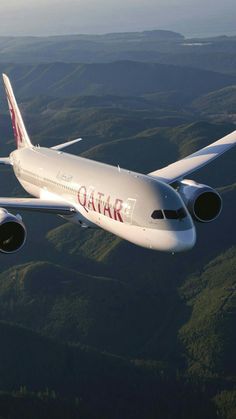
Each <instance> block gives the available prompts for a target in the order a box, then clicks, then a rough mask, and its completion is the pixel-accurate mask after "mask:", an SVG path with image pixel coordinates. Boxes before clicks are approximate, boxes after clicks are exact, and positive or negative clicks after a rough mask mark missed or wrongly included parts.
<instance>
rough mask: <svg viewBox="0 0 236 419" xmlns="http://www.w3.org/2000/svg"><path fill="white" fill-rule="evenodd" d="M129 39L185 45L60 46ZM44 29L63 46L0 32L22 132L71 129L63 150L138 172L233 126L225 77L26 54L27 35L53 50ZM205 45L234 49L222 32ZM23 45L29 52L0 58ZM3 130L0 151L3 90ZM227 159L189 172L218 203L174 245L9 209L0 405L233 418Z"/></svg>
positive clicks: (52, 411) (62, 412)
mask: <svg viewBox="0 0 236 419" xmlns="http://www.w3.org/2000/svg"><path fill="white" fill-rule="evenodd" d="M99 39H100V40H99ZM134 40H138V43H140V44H142V45H144V44H145V45H147V44H148V45H149V47H150V48H151V47H152V48H154V46H155V48H157V44H158V45H159V47H158V48H159V49H160V48H161V45H162V48H163V51H164V45H165V48H166V52H167V51H170V50H171V48H172V47H173V45H175V48H176V50H175V53H176V57H177V56H178V57H180V53H181V52H180V51H179V48H183V46H182V47H181V44H182V43H185V42H186V40H185V39H184V38H183V37H182V36H181V35H178V34H175V33H171V32H169V33H166V32H163V33H162V32H161V31H157V32H156V33H154V32H153V33H142V34H138V33H137V34H118V35H116V34H111V35H107V36H103V37H101V38H99V37H96V36H94V37H89V36H84V37H83V36H81V37H80V38H78V37H76V36H75V37H68V38H67V43H66V44H65V46H64V48H65V53H67V54H68V55H69V53H70V51H73V48H75V45H76V43H77V44H78V42H82V41H83V42H86V43H87V44H88V45H91V44H93V48H94V51H97V54H98V55H97V57H100V55H99V54H100V51H99V48H100V47H101V44H102V45H103V46H104V45H105V44H106V45H109V46H110V48H111V51H112V48H113V49H114V43H117V44H118V46H119V47H117V51H116V52H117V54H118V52H119V48H120V47H121V45H122V43H123V44H125V43H126V41H127V45H126V48H127V50H128V48H130V45H133V44H135V42H134ZM54 42H57V45H58V50H57V53H58V54H59V52H60V54H61V51H62V49H61V48H62V44H63V42H65V39H64V37H62V38H53V39H52V38H50V39H47V38H46V39H45V40H43V42H42V43H41V40H40V39H35V38H32V39H28V38H26V39H23V38H22V39H14V38H11V39H10V38H9V39H8V40H6V39H5V40H2V39H0V50H1V51H2V52H1V56H2V60H1V62H0V67H1V71H5V72H7V73H8V74H9V75H10V77H11V79H12V82H13V85H14V87H15V93H16V96H17V97H18V98H19V102H20V104H21V109H22V111H23V115H24V118H25V121H26V124H27V127H28V129H29V132H30V135H31V137H32V141H33V143H34V144H41V145H44V146H52V145H55V144H57V143H59V142H64V141H65V140H67V139H73V138H76V137H78V136H82V137H83V139H84V140H83V141H82V142H80V143H78V144H75V145H74V146H73V147H71V149H70V152H73V153H75V154H80V155H82V156H84V157H87V158H91V159H95V160H99V161H103V162H106V163H110V164H114V165H117V164H119V166H120V167H121V168H122V167H124V168H130V169H132V170H137V171H140V172H143V173H148V172H150V171H152V170H154V169H157V168H158V167H163V166H165V165H166V164H169V163H171V162H173V161H175V160H176V159H178V158H181V157H184V156H186V155H188V154H189V153H192V152H194V151H196V150H197V149H199V148H201V147H203V146H205V145H207V144H209V143H210V142H212V141H214V140H216V139H217V138H220V137H221V136H223V135H225V134H227V133H229V132H231V131H233V130H234V129H235V118H236V117H235V109H234V108H235V104H234V97H235V84H236V83H235V76H233V75H226V74H223V73H219V72H212V71H205V70H199V69H198V68H194V69H191V68H190V69H189V68H185V67H184V66H182V67H181V66H172V65H163V64H157V63H156V64H153V63H151V61H152V54H151V52H150V51H149V50H146V57H147V59H146V61H147V62H132V61H122V62H107V63H104V62H103V63H95V62H93V63H90V64H84V63H82V64H81V63H78V62H77V63H68V62H67V63H55V62H54V63H51V64H48V63H45V62H44V63H39V62H38V63H37V64H35V63H32V62H33V61H34V56H33V55H32V57H31V58H32V61H31V62H30V53H31V54H33V51H34V48H35V45H36V44H37V48H42V45H44V46H43V48H42V50H41V51H42V54H45V48H46V45H47V48H48V46H49V44H50V45H51V55H49V58H50V59H52V60H53V59H55V57H54V55H53V53H52V52H53V51H54V52H55V53H56V50H55V44H54ZM191 42H192V43H194V42H197V41H196V40H191ZM203 42H208V43H211V44H212V45H214V48H215V50H216V51H218V50H219V49H220V48H223V46H222V45H226V44H227V47H225V52H224V53H225V54H227V51H229V55H230V54H233V52H232V45H233V43H234V39H227V38H224V39H222V38H216V39H212V40H206V41H203ZM4 43H5V44H4ZM228 43H229V44H228ZM20 44H21V45H20ZM4 45H5V52H4V50H3V49H4ZM31 47H32V50H31V49H30V48H31ZM195 47H196V55H195V54H194V56H195V59H196V61H197V58H196V57H197V54H198V53H197V49H200V48H201V47H200V46H196V45H195ZM7 48H8V50H7ZM27 48H28V52H29V56H28V63H27V64H25V63H22V64H16V63H13V64H8V63H9V62H10V60H9V57H11V54H13V52H14V55H15V56H16V55H17V54H18V56H21V57H24V54H25V53H26V51H27ZM186 48H187V49H188V48H190V46H186ZM192 48H193V47H192ZM204 48H208V46H207V45H205V46H204ZM24 51H25V52H24ZM35 51H37V50H35ZM89 51H90V50H89V47H88V52H89ZM163 51H162V54H164V52H163ZM149 52H150V55H148V54H149ZM23 53H24V54H23ZM114 53H115V52H114ZM119 53H120V52H119ZM160 53H161V51H160ZM4 54H6V57H8V59H7V60H5V58H4V57H5V56H4ZM173 54H174V53H173V51H172V55H173ZM233 55H234V54H233ZM42 56H43V55H42ZM42 56H40V55H38V58H39V61H40V59H41V58H42ZM173 56H174V55H173ZM189 56H190V55H189ZM12 57H13V55H12ZM148 57H149V60H148ZM3 58H4V61H6V62H5V63H4V62H3ZM128 58H129V60H130V58H131V57H130V56H129V57H128ZM16 61H17V60H16ZM22 61H23V58H22ZM42 61H43V60H42ZM44 61H47V60H44ZM64 61H67V60H66V59H65V60H64ZM75 61H76V60H75ZM94 61H96V60H95V59H94ZM12 62H13V60H12ZM179 64H180V63H179ZM182 64H184V63H182ZM182 64H181V65H182ZM199 66H201V63H200V64H199ZM197 67H198V66H197ZM215 70H216V69H215ZM232 74H233V72H232ZM3 94H4V93H3V89H1V96H2V98H3ZM0 138H1V153H0V155H2V156H5V155H7V154H8V153H9V152H10V151H11V150H13V149H14V147H15V144H14V140H13V133H12V129H11V123H10V118H9V115H8V111H7V105H6V101H5V99H4V100H3V99H2V102H1V106H0ZM68 151H69V149H68ZM235 161H236V150H231V151H230V152H229V153H226V154H225V155H224V156H222V157H221V158H220V159H218V160H217V161H215V162H213V163H212V164H211V165H209V166H207V167H205V168H203V169H202V170H200V171H199V172H197V173H196V174H194V175H193V176H192V178H193V179H194V180H196V181H199V182H201V183H206V184H209V185H211V186H213V187H216V188H217V189H218V191H219V193H220V194H221V195H222V199H223V211H222V213H221V215H220V217H219V218H218V219H217V220H216V221H215V222H213V223H210V224H204V225H201V224H199V225H197V234H198V240H197V244H196V247H195V248H194V249H193V250H192V251H190V252H188V253H186V254H176V255H169V254H162V253H158V252H152V251H149V250H145V249H142V248H138V247H136V246H134V245H132V244H129V243H128V242H125V241H122V240H120V239H118V238H117V237H115V236H112V235H110V234H108V233H106V232H104V231H102V230H90V229H87V230H84V229H80V228H79V227H77V228H75V226H74V225H71V224H67V223H65V222H64V221H63V220H62V219H59V218H56V217H55V216H52V215H45V214H40V215H39V214H29V213H25V214H24V213H23V212H22V214H21V215H22V216H23V221H24V223H25V224H26V226H27V230H28V238H27V242H26V245H25V247H24V248H23V249H22V250H21V251H20V252H18V253H16V254H14V255H11V256H10V255H8V256H6V255H3V254H1V255H0V264H1V268H0V338H1V345H0V416H1V418H4V419H7V418H10V419H15V418H18V417H22V418H30V419H31V418H35V419H38V418H45V417H50V418H54V417H55V418H84V419H88V418H103V419H111V418H112V419H116V418H117V419H120V418H121V417H122V418H127V419H130V418H135V419H139V418H140V419H144V418H145V419H152V418H156V417H161V418H163V419H164V418H173V419H177V418H188V417H189V418H196V419H198V418H200V417H201V418H219V417H220V418H222V419H224V418H227V419H231V418H234V415H235V411H236V387H235V377H236V373H235V342H236V333H235V326H234V325H235V292H236V247H235V246H236V242H235V237H236V224H235V222H234V217H235V213H236V183H235V182H236V178H235ZM0 176H1V179H2V181H1V183H0V194H1V196H15V195H16V196H23V195H25V192H24V191H23V190H22V188H21V187H20V186H19V185H18V184H17V182H16V180H15V178H14V175H13V173H12V171H11V169H10V168H7V167H1V168H0Z"/></svg>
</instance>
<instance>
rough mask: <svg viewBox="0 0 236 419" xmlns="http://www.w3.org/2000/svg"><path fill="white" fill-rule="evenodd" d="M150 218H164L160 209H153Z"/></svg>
mask: <svg viewBox="0 0 236 419" xmlns="http://www.w3.org/2000/svg"><path fill="white" fill-rule="evenodd" d="M152 218H153V219H154V220H163V218H164V215H163V212H162V211H161V210H156V211H153V213H152Z"/></svg>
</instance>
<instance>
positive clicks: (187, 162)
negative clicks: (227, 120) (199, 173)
mask: <svg viewBox="0 0 236 419" xmlns="http://www.w3.org/2000/svg"><path fill="white" fill-rule="evenodd" d="M235 145H236V131H233V132H231V133H230V134H228V135H226V136H225V137H223V138H221V139H220V140H217V141H215V142H214V143H212V144H210V145H208V146H207V147H204V148H202V149H201V150H199V151H197V152H196V153H193V154H190V155H189V156H187V157H185V158H184V159H181V160H179V161H177V162H175V163H172V164H170V165H169V166H166V167H163V168H162V169H159V170H155V171H154V172H151V173H149V174H148V175H149V176H153V177H157V178H158V179H159V180H161V181H162V182H165V183H173V182H175V181H177V180H181V179H183V178H184V177H185V176H186V175H189V174H190V173H193V172H195V171H196V170H199V169H201V168H202V167H203V166H205V165H206V164H208V163H210V162H211V161H213V160H215V159H216V158H217V157H219V156H220V155H221V154H223V153H225V152H226V151H228V150H229V149H230V148H232V147H233V146H235Z"/></svg>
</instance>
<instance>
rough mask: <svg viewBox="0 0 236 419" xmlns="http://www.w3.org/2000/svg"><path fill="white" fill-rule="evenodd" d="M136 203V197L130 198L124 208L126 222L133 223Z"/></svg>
mask: <svg viewBox="0 0 236 419" xmlns="http://www.w3.org/2000/svg"><path fill="white" fill-rule="evenodd" d="M135 204H136V199H132V198H128V199H127V201H126V202H125V205H124V208H123V214H124V222H125V223H126V224H132V223H133V212H134V207H135Z"/></svg>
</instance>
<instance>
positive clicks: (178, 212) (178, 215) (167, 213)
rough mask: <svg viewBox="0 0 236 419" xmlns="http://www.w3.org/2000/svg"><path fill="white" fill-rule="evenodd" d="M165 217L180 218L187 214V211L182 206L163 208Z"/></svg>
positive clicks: (170, 218)
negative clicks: (175, 208)
mask: <svg viewBox="0 0 236 419" xmlns="http://www.w3.org/2000/svg"><path fill="white" fill-rule="evenodd" d="M164 214H165V217H166V218H167V219H169V220H182V219H183V218H185V217H186V216H187V213H186V211H185V209H184V208H183V207H181V208H179V209H178V210H164Z"/></svg>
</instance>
